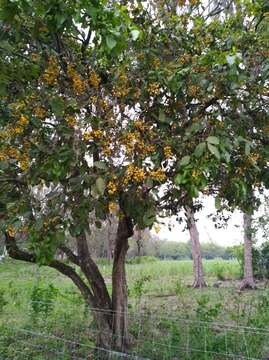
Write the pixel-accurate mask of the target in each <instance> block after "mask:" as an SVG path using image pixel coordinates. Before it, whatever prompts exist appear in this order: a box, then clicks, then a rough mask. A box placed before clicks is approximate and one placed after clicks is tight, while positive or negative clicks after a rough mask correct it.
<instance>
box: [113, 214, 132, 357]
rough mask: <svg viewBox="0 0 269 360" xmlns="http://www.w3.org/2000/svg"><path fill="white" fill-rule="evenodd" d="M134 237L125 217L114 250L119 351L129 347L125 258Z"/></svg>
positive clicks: (115, 312) (130, 223) (116, 344)
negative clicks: (129, 242) (130, 241)
mask: <svg viewBox="0 0 269 360" xmlns="http://www.w3.org/2000/svg"><path fill="white" fill-rule="evenodd" d="M132 235H133V224H132V222H131V220H130V219H129V218H128V217H126V216H124V217H123V218H122V219H120V220H119V224H118V230H117V236H116V241H115V249H114V262H113V270H112V309H113V316H114V317H113V335H114V344H115V347H116V349H117V350H119V351H123V352H124V351H126V349H127V348H128V345H129V334H128V318H127V310H128V296H127V295H128V293H127V282H126V271H125V257H126V253H127V250H128V238H129V237H130V236H132Z"/></svg>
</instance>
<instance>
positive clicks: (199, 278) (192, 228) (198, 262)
mask: <svg viewBox="0 0 269 360" xmlns="http://www.w3.org/2000/svg"><path fill="white" fill-rule="evenodd" d="M186 217H187V227H188V229H189V233H190V239H191V252H192V260H193V273H194V281H193V285H192V286H193V287H194V288H202V287H204V286H206V282H205V280H204V274H203V266H202V252H201V245H200V241H199V231H198V228H197V225H196V220H195V217H194V212H193V210H192V209H191V208H190V207H187V208H186Z"/></svg>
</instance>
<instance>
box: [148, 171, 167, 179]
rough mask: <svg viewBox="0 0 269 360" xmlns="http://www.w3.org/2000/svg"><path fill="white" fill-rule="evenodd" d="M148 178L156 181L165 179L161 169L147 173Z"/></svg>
mask: <svg viewBox="0 0 269 360" xmlns="http://www.w3.org/2000/svg"><path fill="white" fill-rule="evenodd" d="M149 176H150V177H151V178H153V179H154V180H158V181H164V180H165V179H166V175H165V172H164V170H163V169H157V170H152V171H150V172H149Z"/></svg>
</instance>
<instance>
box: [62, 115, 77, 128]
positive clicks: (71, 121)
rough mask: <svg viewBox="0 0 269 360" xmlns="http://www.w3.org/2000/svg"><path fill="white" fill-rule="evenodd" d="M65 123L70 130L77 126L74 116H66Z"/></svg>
mask: <svg viewBox="0 0 269 360" xmlns="http://www.w3.org/2000/svg"><path fill="white" fill-rule="evenodd" d="M65 121H66V122H67V124H68V126H69V127H71V128H74V127H75V126H76V125H77V120H76V118H75V116H72V115H67V116H66V118H65Z"/></svg>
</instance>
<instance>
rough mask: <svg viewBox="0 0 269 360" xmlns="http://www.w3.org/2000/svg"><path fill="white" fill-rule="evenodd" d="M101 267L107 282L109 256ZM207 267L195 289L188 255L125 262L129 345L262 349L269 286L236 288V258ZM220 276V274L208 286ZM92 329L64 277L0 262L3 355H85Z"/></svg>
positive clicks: (165, 355)
mask: <svg viewBox="0 0 269 360" xmlns="http://www.w3.org/2000/svg"><path fill="white" fill-rule="evenodd" d="M99 267H100V270H101V272H102V273H103V275H104V277H105V279H106V282H107V284H108V288H109V289H110V290H111V264H109V263H107V262H105V261H100V262H99ZM204 271H205V274H206V279H207V282H208V284H209V285H210V286H209V287H207V288H205V289H202V290H194V289H192V288H191V287H190V285H191V283H192V262H191V261H188V260H186V261H171V260H170V261H169V260H167V261H160V260H156V259H142V261H137V260H135V261H132V262H131V263H129V264H127V277H128V284H129V307H130V331H131V334H132V339H133V344H134V346H133V348H132V351H133V352H135V353H136V354H138V355H140V356H144V357H148V358H150V359H167V360H168V359H172V358H177V357H179V352H180V358H181V359H226V358H227V357H226V355H225V356H224V355H216V353H222V354H228V353H233V354H238V355H242V356H243V355H244V356H246V357H253V358H259V356H260V357H262V356H264V355H265V353H266V351H267V349H266V346H268V340H266V339H268V337H269V332H267V333H266V332H264V330H262V329H263V328H267V329H268V327H269V300H268V295H269V294H268V293H267V290H266V289H264V285H263V284H262V283H261V284H260V285H259V290H257V291H246V292H244V293H240V292H238V291H237V287H238V284H239V274H240V268H239V265H238V264H237V262H236V261H233V260H229V261H228V260H227V261H224V260H219V259H217V260H207V261H204ZM217 280H225V281H223V282H222V285H221V287H220V288H215V287H212V285H213V284H214V283H215V282H216V281H217ZM238 326H245V327H247V329H246V328H237V327H238ZM250 328H251V329H252V328H258V329H259V333H258V334H257V330H251V329H250ZM95 332H96V329H95V326H94V323H93V321H92V317H91V314H90V312H89V311H88V309H87V308H86V307H85V305H84V303H83V300H82V299H81V297H80V295H79V293H78V291H77V290H76V288H75V287H74V286H73V284H72V282H71V281H70V280H69V279H67V278H65V277H64V276H62V275H60V274H59V273H58V272H56V271H54V270H53V269H49V268H46V267H42V268H39V267H37V266H35V265H31V264H27V263H23V262H16V261H12V260H8V261H4V262H2V263H0V334H1V335H0V359H5V360H6V359H14V360H16V359H17V360H23V359H26V358H29V359H38V360H41V359H59V360H67V359H72V358H76V359H78V358H80V357H81V358H84V359H85V358H86V355H87V354H88V353H89V351H90V349H91V348H92V346H93V344H94V338H95ZM40 333H42V334H43V335H42V336H41V335H40ZM67 340H69V342H68V341H67ZM75 343H83V344H84V346H79V345H78V344H75ZM180 348H181V350H180ZM191 349H192V350H191ZM193 349H194V350H193ZM195 349H196V350H195ZM184 354H185V355H184ZM26 356H28V357H26Z"/></svg>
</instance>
